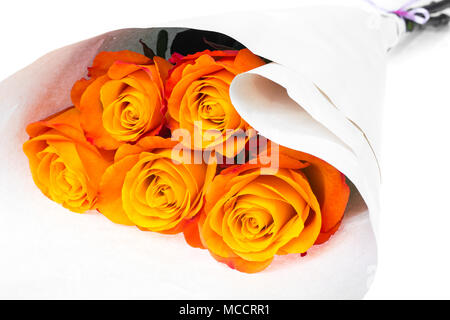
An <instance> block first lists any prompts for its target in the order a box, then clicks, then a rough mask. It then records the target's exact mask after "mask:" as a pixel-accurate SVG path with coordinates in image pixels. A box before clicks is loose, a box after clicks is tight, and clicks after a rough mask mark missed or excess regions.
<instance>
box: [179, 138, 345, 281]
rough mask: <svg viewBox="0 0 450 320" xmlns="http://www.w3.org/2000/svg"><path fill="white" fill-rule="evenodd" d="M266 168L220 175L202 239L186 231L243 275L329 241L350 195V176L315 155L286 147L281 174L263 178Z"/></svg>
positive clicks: (282, 151)
mask: <svg viewBox="0 0 450 320" xmlns="http://www.w3.org/2000/svg"><path fill="white" fill-rule="evenodd" d="M259 163H261V161H259ZM263 167H264V166H263V165H261V164H250V163H247V164H245V165H240V166H232V167H230V168H228V169H226V170H224V171H222V172H221V173H220V174H219V175H217V176H216V177H215V178H214V180H213V183H212V184H211V187H210V188H209V190H208V192H207V193H206V197H205V201H206V203H205V213H204V214H202V215H201V216H200V217H199V225H198V230H199V235H197V234H196V233H195V232H194V231H193V228H192V227H191V229H190V233H185V234H186V235H187V241H188V243H191V244H194V245H195V244H196V241H198V239H200V241H201V244H202V245H203V246H204V247H206V248H207V249H208V250H209V251H210V253H211V254H212V256H213V257H215V258H216V259H217V260H218V261H220V262H223V263H226V264H227V265H229V266H230V267H232V268H235V269H237V270H239V271H242V272H248V273H253V272H258V271H261V270H263V269H264V268H266V267H267V266H268V265H269V264H270V263H271V261H272V259H273V257H274V256H275V255H283V254H289V253H304V252H306V251H307V250H308V249H309V248H310V247H311V246H312V245H314V244H315V243H320V242H323V241H326V240H327V239H328V238H329V237H330V236H331V234H333V233H334V232H335V231H336V229H337V227H338V226H339V223H340V221H341V219H342V216H343V214H344V210H345V207H346V204H347V201H348V197H349V188H348V186H347V184H346V183H345V178H344V176H343V175H342V174H341V173H340V172H339V171H337V170H336V169H334V168H333V167H332V166H330V165H329V164H327V163H326V162H324V161H322V160H320V159H318V158H315V157H313V156H311V155H308V154H305V153H302V152H297V151H292V150H288V149H286V148H282V147H280V157H279V170H278V171H277V172H276V173H271V174H261V172H262V171H261V170H262V168H263ZM197 246H201V245H200V244H198V243H197Z"/></svg>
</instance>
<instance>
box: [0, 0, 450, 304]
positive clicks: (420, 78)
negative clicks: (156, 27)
mask: <svg viewBox="0 0 450 320" xmlns="http://www.w3.org/2000/svg"><path fill="white" fill-rule="evenodd" d="M361 1H363V0H361ZM295 3H296V1H295V0H292V1H288V0H284V1H283V0H278V1H273V0H272V1H268V0H259V1H242V0H227V1H214V2H213V1H199V0H191V1H177V0H172V1H132V0H128V1H125V2H124V1H112V0H109V1H95V2H94V1H80V0H78V1H73V2H69V1H66V2H63V1H43V0H41V1H14V2H13V1H8V2H3V3H2V4H1V5H0V10H1V12H2V16H1V19H0V37H1V38H0V39H1V50H0V80H2V79H4V78H6V77H7V76H8V75H10V74H12V73H14V72H15V71H17V70H19V69H20V68H22V67H25V66H26V65H28V64H30V63H31V62H33V61H34V60H35V59H37V58H39V57H40V56H42V55H44V54H45V53H47V52H48V51H51V50H53V49H56V48H59V47H62V46H64V45H67V44H71V43H73V42H77V41H79V40H82V39H86V38H90V37H92V36H95V35H97V34H100V33H102V32H106V31H110V30H114V29H117V28H119V27H120V28H121V27H122V26H123V25H122V24H121V23H120V21H121V19H122V18H123V16H127V17H129V16H136V17H139V19H137V20H139V21H145V20H144V19H143V18H144V17H145V18H146V19H147V20H148V21H149V24H150V23H152V24H154V23H157V22H164V21H166V20H167V19H170V20H176V19H180V18H186V17H190V16H199V15H205V14H210V13H220V12H224V11H235V10H241V9H243V10H244V9H252V8H254V7H255V6H257V7H258V8H270V7H280V6H281V7H292V6H295ZM377 3H379V4H380V5H384V6H385V7H386V8H388V9H396V8H397V7H399V6H400V5H401V4H402V3H403V1H401V0H400V1H399V0H378V1H377ZM169 11H170V13H169ZM127 20H129V18H127ZM129 27H146V26H145V25H130V26H129ZM93 29H95V30H96V31H95V32H94V33H93V32H92V30H93ZM449 57H450V29H449V28H447V29H445V30H442V31H440V32H435V31H433V30H432V31H427V32H421V33H418V34H416V35H409V36H407V37H405V39H403V42H402V43H400V44H399V46H398V47H397V48H395V49H394V50H393V51H392V52H391V53H390V54H389V58H390V59H389V65H388V77H387V92H386V100H385V101H386V102H385V105H384V122H383V137H384V139H383V149H382V158H381V164H382V172H383V185H382V198H381V205H382V212H381V224H380V230H379V231H380V238H379V241H378V253H379V262H378V270H377V274H376V277H375V281H374V283H373V285H372V287H371V289H370V290H369V292H368V294H367V295H366V298H371V299H385V298H388V299H390V298H394V299H395V298H446V299H449V298H450V293H449V292H448V288H450V276H449V270H450V254H449V250H448V245H449V244H450V240H449V238H448V234H449V233H450V232H449V231H448V230H449V226H450V208H449V207H448V201H449V198H450V183H449V181H450V168H449V166H450V152H449V144H448V142H447V138H448V137H449V136H450V123H449V120H450V99H449V98H450V97H449V92H450V81H449V78H450V61H449Z"/></svg>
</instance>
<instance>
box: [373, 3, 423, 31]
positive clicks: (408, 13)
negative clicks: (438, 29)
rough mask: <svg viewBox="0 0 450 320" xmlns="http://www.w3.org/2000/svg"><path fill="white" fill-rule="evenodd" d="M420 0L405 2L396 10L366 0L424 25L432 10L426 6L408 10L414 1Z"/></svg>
mask: <svg viewBox="0 0 450 320" xmlns="http://www.w3.org/2000/svg"><path fill="white" fill-rule="evenodd" d="M419 1H420V0H410V1H408V2H407V3H405V4H404V5H403V6H402V7H401V8H400V9H398V10H395V11H389V10H386V9H383V8H381V7H380V6H378V5H377V4H376V3H374V2H373V1H372V0H366V2H368V3H370V4H371V5H372V6H374V7H377V8H378V9H380V10H382V11H385V12H390V13H394V14H396V15H397V16H399V17H401V18H403V19H406V20H410V21H413V22H415V23H417V24H422V25H423V24H425V23H427V22H428V20H430V12H429V11H428V10H427V9H425V8H415V9H410V10H408V8H409V7H410V6H412V5H413V4H414V3H416V2H419Z"/></svg>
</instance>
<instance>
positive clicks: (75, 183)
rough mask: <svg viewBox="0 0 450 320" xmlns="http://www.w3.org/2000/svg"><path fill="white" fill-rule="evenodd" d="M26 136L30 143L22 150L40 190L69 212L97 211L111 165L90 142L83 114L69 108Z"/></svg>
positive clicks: (32, 126) (38, 124) (33, 127)
mask: <svg viewBox="0 0 450 320" xmlns="http://www.w3.org/2000/svg"><path fill="white" fill-rule="evenodd" d="M27 132H28V134H29V136H30V140H28V141H27V142H25V144H24V145H23V150H24V152H25V154H26V155H27V157H28V159H29V163H30V168H31V173H32V175H33V179H34V182H35V183H36V185H37V186H38V187H39V189H41V191H42V192H43V193H44V194H45V195H46V196H47V197H49V198H50V199H51V200H53V201H55V202H57V203H60V204H62V205H63V206H64V207H66V208H67V209H69V210H72V211H75V212H80V213H82V212H85V211H86V210H89V209H93V208H95V204H96V200H97V191H98V186H99V183H100V179H101V176H102V174H103V172H104V171H105V170H106V168H107V167H108V166H109V165H110V164H111V161H109V160H108V156H107V154H106V153H100V152H99V150H97V148H95V147H94V146H93V145H92V144H90V143H89V142H87V140H86V138H85V137H84V135H83V130H82V129H81V127H80V112H79V111H78V110H77V109H75V108H73V107H72V108H69V109H67V110H65V111H63V112H61V113H58V114H56V115H53V116H52V117H50V118H48V119H46V120H43V121H38V122H36V123H32V124H30V125H28V127H27Z"/></svg>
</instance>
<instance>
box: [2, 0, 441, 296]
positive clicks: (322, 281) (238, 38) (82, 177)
mask: <svg viewBox="0 0 450 320" xmlns="http://www.w3.org/2000/svg"><path fill="white" fill-rule="evenodd" d="M326 2H329V3H327V4H324V3H326ZM342 2H344V1H343V0H342ZM346 2H348V3H349V4H348V5H344V4H343V3H339V4H336V3H335V2H334V1H328V0H323V1H322V0H320V1H319V0H315V1H314V4H312V3H310V2H309V1H307V0H305V1H303V3H300V4H299V7H298V8H295V9H292V10H279V11H273V12H267V11H264V10H261V12H251V13H250V14H249V13H239V12H236V13H229V14H221V15H217V16H213V17H203V18H197V19H193V20H187V21H182V22H177V23H168V24H167V25H161V24H158V25H155V26H148V22H147V21H144V22H143V23H144V24H146V26H148V28H145V29H137V28H133V29H128V27H129V24H130V23H131V24H134V25H138V21H135V20H133V21H132V22H129V23H126V22H123V25H122V26H121V27H123V29H120V30H116V31H111V32H108V33H106V34H102V35H100V36H97V37H94V38H91V39H88V40H84V41H82V42H79V43H75V44H73V45H71V46H67V47H64V48H61V49H58V50H56V51H54V52H50V53H49V54H47V55H45V56H43V57H42V58H40V59H39V60H37V61H36V62H34V63H32V64H31V65H30V66H28V67H26V68H25V69H23V70H21V71H19V72H17V73H16V74H14V75H12V76H11V77H10V78H8V79H6V80H4V81H2V82H1V83H0V107H2V108H3V109H2V111H3V112H4V113H3V117H2V119H1V122H0V132H1V133H2V134H0V149H1V153H2V155H3V156H2V158H1V159H0V169H2V173H1V177H2V179H1V180H0V202H1V203H2V208H5V209H4V211H5V212H8V213H13V214H4V215H2V216H1V219H2V223H0V227H3V229H1V230H0V231H1V232H0V243H11V245H9V246H5V247H4V248H5V253H4V255H5V260H8V261H16V260H15V259H17V263H10V264H8V266H9V267H10V268H11V269H10V272H4V274H5V275H8V276H10V275H11V277H10V279H9V278H8V279H7V281H6V282H8V283H9V285H10V286H11V287H15V286H16V283H17V281H19V280H18V279H20V281H21V282H23V283H28V282H30V281H34V280H35V279H37V280H36V281H41V280H42V279H43V280H45V286H44V287H45V288H48V290H53V291H54V288H55V285H56V286H58V288H59V282H58V281H53V282H51V281H47V280H46V279H60V278H61V277H62V278H69V279H72V280H73V277H74V276H72V275H73V274H75V275H76V274H77V273H76V272H75V273H73V272H72V270H71V269H67V270H66V268H70V267H71V266H72V265H71V264H70V263H67V261H66V260H61V259H59V255H60V254H61V252H64V253H67V255H68V256H70V258H73V259H74V261H76V262H77V263H79V261H82V262H83V263H84V262H85V263H87V264H89V263H91V264H93V265H95V268H92V267H86V268H85V269H84V271H83V272H84V273H83V274H86V275H87V276H86V277H85V278H82V277H81V276H80V278H81V280H80V283H83V281H86V282H85V285H84V286H80V287H81V288H82V289H83V288H86V289H87V290H88V291H89V290H90V289H92V288H94V287H95V288H103V289H104V291H107V290H108V289H107V288H108V287H107V286H106V285H105V283H106V282H107V283H110V279H111V278H112V279H118V280H119V281H117V283H124V284H128V283H130V282H133V283H134V288H135V289H136V292H141V293H145V295H147V294H148V293H149V291H148V287H149V286H150V285H151V286H152V288H154V289H155V290H154V292H155V293H154V294H155V295H154V297H157V298H160V297H161V296H164V294H166V295H167V296H170V297H172V296H173V294H174V293H173V292H174V290H173V288H180V287H181V289H182V290H181V291H180V292H181V293H180V294H179V296H181V297H187V296H188V297H196V296H201V297H205V295H204V294H205V293H206V294H207V295H208V296H207V297H208V298H210V297H219V298H223V297H226V298H228V297H229V296H233V297H243V298H247V299H248V298H249V297H251V298H255V297H262V298H267V297H268V296H271V297H276V298H280V297H287V298H298V297H304V298H311V297H320V298H323V297H328V298H342V297H350V298H355V297H361V296H362V295H363V294H364V293H365V292H366V291H367V289H368V285H369V284H370V281H369V280H370V279H372V278H373V274H374V272H375V269H376V241H375V240H376V238H375V235H376V231H377V221H378V220H377V215H378V212H379V206H378V193H379V186H380V166H379V163H378V159H379V155H380V153H379V152H380V122H381V105H382V100H383V90H384V84H385V67H386V55H387V52H388V51H389V50H390V49H391V48H393V47H395V45H396V44H397V43H398V41H399V39H400V38H401V37H402V36H403V34H405V33H406V32H407V31H411V30H413V29H414V28H421V26H422V25H421V23H423V24H427V23H430V25H433V24H435V25H439V24H442V23H443V22H442V21H443V20H442V19H441V18H439V17H438V16H436V13H435V12H434V11H433V10H434V9H433V6H431V7H430V6H427V7H426V8H425V7H424V8H413V7H411V8H410V7H408V8H403V9H402V10H399V11H396V12H388V11H386V10H380V8H375V7H374V6H373V5H369V4H367V3H362V2H361V1H360V0H348V1H346ZM436 10H437V9H436ZM424 12H425V13H426V12H428V13H430V15H429V16H428V17H425V18H424V17H422V16H423V14H424ZM433 15H434V16H433ZM133 19H135V17H133ZM440 19H441V20H442V21H441V20H440ZM444 20H445V19H444ZM124 21H126V20H124ZM444 22H445V21H444ZM94 31H96V30H95V29H93V32H94ZM22 146H23V147H22ZM24 153H25V155H24ZM27 165H29V168H30V170H28V169H27ZM30 171H31V174H30ZM33 181H34V183H33ZM36 186H37V187H38V188H39V189H37V188H36ZM39 190H40V191H41V192H39ZM24 194H26V195H27V198H26V199H25V197H24ZM42 194H44V195H45V196H46V197H47V198H49V199H50V200H52V201H48V199H47V198H45V197H43V196H42ZM55 203H56V204H58V205H56V204H55ZM63 207H64V208H65V209H64V208H63ZM68 210H70V211H73V212H77V213H87V214H85V215H63V214H61V211H68ZM369 213H370V214H369ZM52 214H54V215H52ZM104 218H105V219H104ZM59 219H61V220H59ZM106 219H109V220H110V221H112V222H113V223H109V221H107V220H106ZM55 220H57V221H56V222H53V221H55ZM80 221H82V222H80ZM86 221H88V222H86ZM53 223H54V224H53ZM79 223H85V224H84V225H83V227H80V226H79V225H78V224H79ZM62 226H63V227H62ZM91 226H92V228H94V229H95V230H94V231H89V232H88V231H86V232H85V233H84V234H85V235H89V237H92V239H93V240H92V247H93V248H94V249H95V250H97V251H95V252H105V251H107V252H109V251H108V250H110V249H111V248H112V247H114V248H119V247H121V246H122V247H125V248H126V250H125V251H121V254H119V255H118V256H119V257H120V259H113V258H111V256H107V257H100V258H98V259H97V258H92V257H91V258H89V259H85V257H86V254H85V251H86V247H83V246H81V245H80V243H79V239H73V238H77V237H70V236H66V235H65V234H66V232H67V231H68V230H73V232H74V234H76V235H78V234H80V229H81V230H85V228H88V227H91ZM122 226H123V227H122ZM106 228H111V229H110V230H112V231H111V232H112V233H114V237H113V238H114V241H117V243H112V241H113V240H111V239H112V238H111V237H110V238H108V237H109V236H110V235H109V233H108V232H107V231H106V230H105V229H106ZM116 230H117V234H118V236H117V239H116V238H115V237H116V236H115V235H116V233H115V232H116ZM124 230H126V231H124ZM140 230H142V231H145V233H144V232H140ZM120 232H124V233H126V234H127V236H124V233H120ZM67 234H69V235H70V233H68V232H67ZM45 237H48V239H50V240H48V241H46V240H45ZM61 237H63V238H64V239H63V240H61V241H60V240H59V239H60V238H61ZM127 237H128V238H127ZM43 238H44V240H43ZM105 238H108V239H110V241H104V239H105ZM183 238H184V240H183ZM11 239H14V240H11ZM35 239H36V240H35ZM55 239H57V241H54V240H55ZM31 240H33V241H31ZM34 240H35V241H34ZM89 240H91V238H90V239H89ZM86 242H88V244H89V245H91V242H90V241H86ZM49 243H51V245H49ZM185 243H187V244H188V245H189V246H190V247H188V246H186V245H185ZM117 244H120V245H117ZM321 244H323V245H321ZM30 245H33V246H36V247H37V248H35V249H34V250H35V251H31V254H33V253H39V254H40V253H41V252H42V251H43V250H49V254H48V255H47V256H46V257H47V258H48V259H47V260H45V259H44V260H43V259H41V258H40V257H41V256H40V255H38V256H37V257H38V259H37V262H36V261H34V263H28V261H29V255H30V253H29V248H30V247H29V246H30ZM86 245H87V244H86ZM42 247H43V248H44V249H42ZM140 247H145V250H143V251H141V252H139V253H136V252H138V251H136V252H134V251H133V250H138V249H139V248H140ZM192 247H193V248H192ZM18 248H19V249H21V250H19V249H18ZM22 248H26V250H22ZM32 248H34V247H32ZM89 248H90V247H89ZM136 248H138V249H136ZM94 249H93V250H94ZM201 249H203V250H201ZM77 250H78V251H77ZM21 252H24V254H23V256H22V255H20V254H19V253H21ZM143 252H149V253H151V257H145V259H144V261H145V262H150V263H151V266H150V267H149V268H148V269H147V267H148V266H147V265H145V263H142V260H138V261H140V262H139V263H134V261H136V260H133V259H130V261H131V262H130V263H129V264H127V260H126V259H122V257H123V256H124V255H127V254H130V257H133V258H135V259H140V258H141V257H142V255H143ZM166 252H167V255H165V254H166ZM208 252H209V253H210V255H211V256H212V257H214V259H216V260H217V261H219V262H222V263H223V264H218V263H215V262H214V260H213V259H210V257H209V254H208ZM307 253H308V254H307ZM32 257H34V256H32ZM66 258H67V257H66ZM114 258H115V257H114ZM67 259H68V258H67ZM60 260H61V261H62V262H61V261H60ZM42 261H44V262H42ZM41 262H42V263H47V266H53V265H54V264H57V263H60V262H61V264H60V266H61V270H59V269H53V268H50V267H47V268H46V267H41V268H36V267H35V266H36V265H40V263H41ZM17 265H19V266H20V268H19V269H20V270H19V271H20V272H19V271H17V270H16V266H17ZM269 265H270V267H269ZM44 266H46V265H45V264H44ZM75 266H76V267H75V270H76V271H77V272H79V271H80V270H81V267H79V266H78V265H75ZM110 266H114V268H111V269H114V270H113V271H114V272H115V271H117V270H119V271H122V274H119V275H117V274H114V275H115V276H113V277H110V273H113V271H111V270H109V269H108V268H109V267H110ZM226 266H228V267H230V268H233V269H236V270H238V271H241V272H235V271H233V270H230V268H227V267H226ZM7 270H9V269H7ZM97 270H101V272H104V270H107V271H108V272H109V271H111V272H110V273H107V274H106V273H105V274H103V273H101V274H99V273H95V272H98V271H97ZM263 270H264V272H260V271H263ZM245 273H255V274H254V275H252V276H248V275H247V274H245ZM124 275H126V277H125V276H124ZM147 275H149V277H150V278H146V276H147ZM174 277H178V278H179V279H178V278H175V281H173V279H172V278H174ZM78 280H79V279H78ZM78 280H77V279H75V280H74V281H78ZM145 280H147V281H145ZM27 281H28V282H27ZM95 281H100V284H98V283H97V282H95ZM101 281H103V282H101ZM120 281H123V282H120ZM111 282H114V281H111ZM171 282H173V283H171ZM212 283H213V284H214V287H212V286H211V284H212ZM168 284H169V285H168ZM261 284H262V285H263V286H261ZM299 284H300V286H301V288H302V290H298V288H299ZM52 285H53V287H52ZM37 287H38V286H37ZM119 288H120V287H119ZM255 288H256V289H255ZM259 289H261V290H259ZM75 291H76V290H75ZM119 291H121V290H116V292H119ZM58 292H59V291H58ZM152 292H153V291H152ZM255 292H256V293H255ZM227 293H228V294H227ZM255 294H256V296H255ZM236 295H238V296H236ZM101 296H103V295H101Z"/></svg>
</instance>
